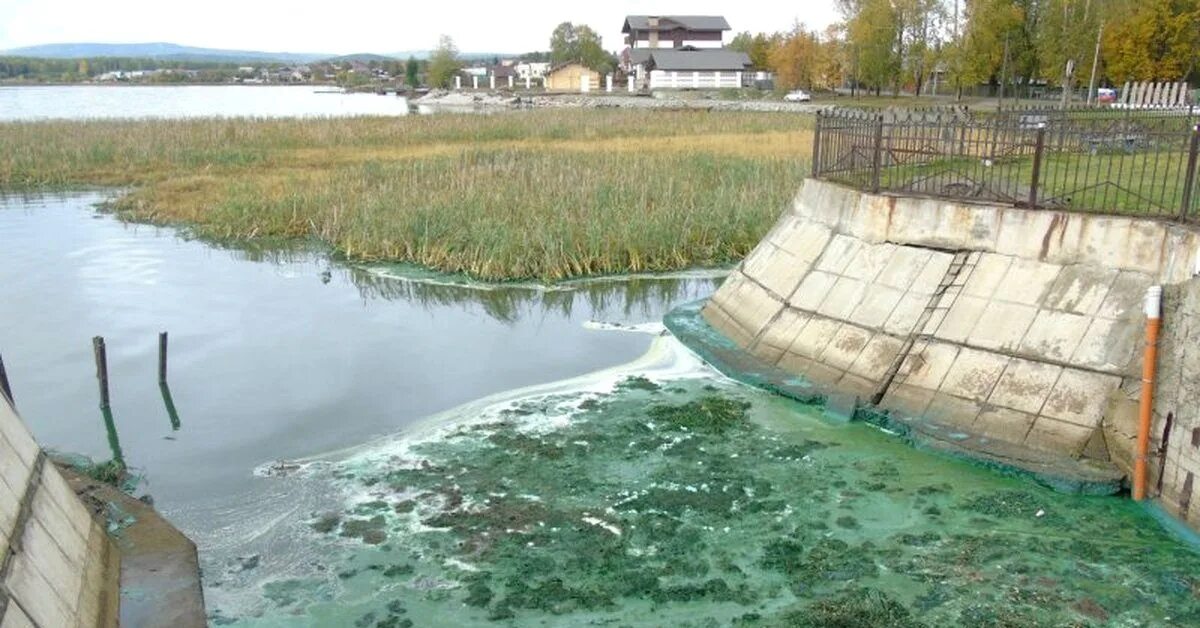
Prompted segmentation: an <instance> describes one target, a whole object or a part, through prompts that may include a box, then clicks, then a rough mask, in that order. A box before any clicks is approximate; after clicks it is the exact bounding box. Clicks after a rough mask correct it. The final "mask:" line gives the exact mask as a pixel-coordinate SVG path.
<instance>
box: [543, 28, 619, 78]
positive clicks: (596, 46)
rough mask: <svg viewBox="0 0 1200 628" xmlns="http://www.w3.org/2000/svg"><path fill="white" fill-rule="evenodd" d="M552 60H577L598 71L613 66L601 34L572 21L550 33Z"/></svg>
mask: <svg viewBox="0 0 1200 628" xmlns="http://www.w3.org/2000/svg"><path fill="white" fill-rule="evenodd" d="M550 61H551V62H552V63H568V62H575V61H577V62H579V63H582V64H583V65H585V66H587V67H589V68H591V69H593V70H596V71H597V72H607V71H609V70H611V69H612V66H613V63H612V57H611V56H610V55H609V54H608V53H607V52H605V51H604V46H603V45H602V43H601V39H600V35H599V34H598V33H597V32H596V31H595V30H593V29H592V27H590V26H587V25H586V24H580V25H579V26H576V25H574V24H572V23H570V22H563V23H562V24H559V25H558V26H557V27H555V28H554V32H553V33H551V34H550Z"/></svg>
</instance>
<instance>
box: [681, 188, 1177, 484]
mask: <svg viewBox="0 0 1200 628" xmlns="http://www.w3.org/2000/svg"><path fill="white" fill-rule="evenodd" d="M1198 254H1200V234H1198V233H1196V232H1195V231H1194V230H1190V229H1186V228H1183V227H1179V226H1176V225H1172V224H1168V223H1164V222H1157V221H1151V220H1139V219H1132V218H1118V217H1108V216H1095V215H1082V214H1069V213H1063V212H1051V211H1029V210H1021V209H1014V208H1008V207H993V206H984V205H966V204H956V203H951V202H945V201H937V200H929V199H916V198H898V197H887V196H875V195H869V194H862V193H859V192H857V191H853V190H850V189H847V188H844V187H841V186H838V185H835V184H830V183H825V182H820V181H814V180H809V181H807V182H805V184H804V187H803V188H802V189H801V191H800V193H799V194H798V195H797V197H796V199H795V201H794V204H793V207H792V209H791V211H789V212H788V213H787V214H785V215H784V216H783V217H782V218H781V219H780V221H779V223H778V224H777V225H776V226H775V228H774V229H773V230H772V231H771V233H770V234H769V235H768V236H767V237H766V238H765V239H764V240H763V242H762V243H761V244H760V245H759V246H758V247H757V248H756V249H755V250H754V251H753V252H752V253H751V255H750V256H748V257H747V259H746V260H745V261H744V262H743V264H742V265H741V266H740V267H739V268H738V270H737V271H736V272H734V273H733V274H732V275H731V276H730V277H729V279H728V280H727V281H726V282H725V284H724V285H723V286H722V287H721V288H720V290H719V291H718V292H717V293H716V294H715V295H714V296H713V298H712V299H711V300H710V301H709V303H708V304H707V305H706V306H705V308H704V310H703V315H704V317H705V318H706V319H707V320H708V322H709V323H710V324H712V325H713V327H715V328H716V329H718V330H719V331H721V332H722V333H723V334H724V335H726V336H728V337H729V338H731V339H732V340H734V341H735V342H736V343H737V344H738V345H739V346H741V347H743V348H744V349H746V350H748V351H749V352H751V353H752V354H754V355H755V356H756V357H758V358H759V359H761V360H763V361H765V362H767V363H769V364H773V365H775V366H777V367H779V368H782V369H783V370H785V371H787V372H790V373H793V374H796V375H802V376H804V377H805V378H806V379H808V380H810V381H812V382H814V383H816V384H819V385H823V386H827V387H829V388H831V389H834V390H838V391H842V392H847V393H851V394H854V395H857V396H858V397H859V398H860V399H861V400H864V401H870V402H875V403H877V404H878V405H879V406H880V407H881V408H884V409H887V410H890V411H893V412H894V413H897V414H901V415H906V416H911V417H924V418H927V419H930V420H933V421H937V422H938V423H939V424H944V425H946V426H948V427H949V429H952V430H961V431H962V432H963V433H965V434H971V435H975V436H982V437H984V440H989V439H990V440H994V441H999V442H1001V443H1005V444H1007V445H1016V446H1019V447H1021V448H1024V449H1028V450H1031V451H1037V452H1044V453H1046V454H1049V455H1053V456H1061V457H1065V458H1081V457H1082V458H1089V459H1093V460H1097V461H1104V462H1107V461H1108V460H1109V459H1110V454H1109V452H1108V445H1107V443H1106V440H1105V436H1104V430H1103V429H1102V423H1103V420H1104V417H1105V416H1106V415H1107V414H1109V413H1110V409H1112V408H1117V409H1119V410H1121V411H1122V412H1124V411H1125V410H1127V408H1128V402H1129V401H1130V396H1129V394H1128V393H1127V392H1125V391H1126V390H1129V389H1130V388H1131V386H1130V385H1129V384H1130V382H1134V381H1136V380H1137V379H1138V378H1140V351H1141V347H1140V343H1141V333H1142V328H1143V321H1144V318H1143V315H1142V313H1141V301H1142V297H1143V294H1144V292H1145V289H1146V288H1147V287H1148V286H1150V285H1152V284H1155V283H1168V284H1170V283H1180V282H1183V281H1186V280H1187V279H1188V278H1189V276H1190V275H1191V274H1192V272H1193V269H1194V268H1195V264H1196V258H1197V255H1198ZM1169 324H1170V323H1168V325H1169ZM1133 388H1136V387H1133Z"/></svg>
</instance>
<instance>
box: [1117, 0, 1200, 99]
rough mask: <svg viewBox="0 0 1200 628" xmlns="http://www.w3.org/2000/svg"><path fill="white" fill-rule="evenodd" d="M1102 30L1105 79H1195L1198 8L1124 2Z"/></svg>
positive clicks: (1191, 3)
mask: <svg viewBox="0 0 1200 628" xmlns="http://www.w3.org/2000/svg"><path fill="white" fill-rule="evenodd" d="M1113 13H1114V14H1115V16H1114V19H1112V21H1111V25H1108V26H1106V27H1105V29H1104V43H1103V46H1102V54H1103V57H1104V62H1105V67H1106V69H1107V75H1108V78H1109V79H1110V80H1112V81H1114V82H1116V83H1123V82H1125V81H1151V80H1178V79H1181V78H1191V79H1195V78H1196V73H1197V72H1196V71H1197V65H1198V63H1200V2H1198V1H1197V0H1126V1H1125V2H1123V3H1122V6H1120V7H1118V9H1117V10H1116V11H1114V12H1113Z"/></svg>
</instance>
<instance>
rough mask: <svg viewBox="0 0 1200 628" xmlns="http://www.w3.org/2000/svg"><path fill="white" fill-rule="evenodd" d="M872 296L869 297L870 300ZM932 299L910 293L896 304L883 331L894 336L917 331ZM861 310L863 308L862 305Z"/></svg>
mask: <svg viewBox="0 0 1200 628" xmlns="http://www.w3.org/2000/svg"><path fill="white" fill-rule="evenodd" d="M870 296H871V295H868V298H870ZM930 299H931V297H929V296H926V295H923V294H917V293H913V292H909V293H907V294H905V295H903V296H902V297H900V301H899V302H897V303H896V306H895V307H894V308H893V309H892V313H891V315H890V316H888V319H887V320H886V321H884V323H883V327H882V329H883V331H885V332H887V333H889V334H892V335H893V336H907V335H909V334H911V333H912V332H913V331H914V330H916V327H917V323H918V322H919V321H920V319H921V314H922V313H923V312H924V311H925V308H927V307H928V306H929V301H930ZM859 308H860V309H861V308H862V306H861V305H860V306H859Z"/></svg>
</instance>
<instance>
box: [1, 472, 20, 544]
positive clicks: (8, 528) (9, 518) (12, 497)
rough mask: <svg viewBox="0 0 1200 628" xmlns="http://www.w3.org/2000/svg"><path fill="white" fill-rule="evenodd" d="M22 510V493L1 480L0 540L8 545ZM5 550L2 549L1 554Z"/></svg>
mask: <svg viewBox="0 0 1200 628" xmlns="http://www.w3.org/2000/svg"><path fill="white" fill-rule="evenodd" d="M20 511H21V495H20V494H18V493H16V492H15V491H13V490H12V488H10V487H9V486H8V484H6V483H4V482H0V541H3V545H2V546H0V547H3V548H6V547H8V543H9V539H10V538H12V536H13V534H15V533H16V530H17V517H18V516H19V513H20ZM3 555H4V552H3V551H0V556H3Z"/></svg>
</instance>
